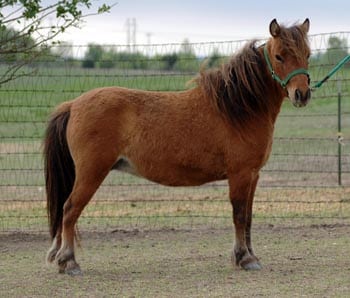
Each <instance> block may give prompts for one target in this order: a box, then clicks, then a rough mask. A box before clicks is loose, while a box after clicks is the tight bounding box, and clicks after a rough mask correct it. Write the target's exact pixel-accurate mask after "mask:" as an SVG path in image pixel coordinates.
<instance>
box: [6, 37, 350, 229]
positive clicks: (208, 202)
mask: <svg viewBox="0 0 350 298" xmlns="http://www.w3.org/2000/svg"><path fill="white" fill-rule="evenodd" d="M349 34H350V33H349V32H338V33H330V34H321V35H314V36H311V46H312V54H313V55H312V58H311V61H310V73H311V75H312V80H313V81H317V80H319V79H321V78H322V77H323V76H324V75H325V74H326V73H327V71H329V69H330V68H331V67H332V66H334V59H335V58H334V57H333V56H335V57H338V56H339V55H341V53H343V52H344V51H345V52H347V51H348V47H345V48H344V47H341V48H331V49H330V48H329V44H330V41H331V40H332V39H333V41H334V40H335V41H348V40H349ZM258 42H261V43H263V42H264V41H258ZM245 43H246V41H229V42H210V43H196V44H190V43H186V44H167V45H141V46H135V47H133V48H132V49H131V48H130V47H128V46H117V45H108V46H101V48H102V49H103V55H104V56H103V55H101V57H100V59H99V60H96V61H93V62H94V65H91V64H90V65H87V62H86V61H87V60H89V59H90V58H91V57H90V58H89V56H88V53H89V48H88V47H86V46H77V47H75V46H74V47H72V46H70V47H67V46H62V47H58V48H56V49H54V52H53V54H52V55H50V56H48V57H43V58H42V59H41V60H40V61H38V62H37V63H33V64H32V65H30V66H28V67H26V68H25V69H23V71H24V72H27V73H30V74H31V75H29V76H25V77H22V78H19V79H17V80H15V81H11V82H9V83H6V84H4V85H2V86H1V87H0V142H1V147H0V232H1V231H2V232H8V231H18V230H23V231H46V230H47V228H46V226H47V224H46V222H47V220H46V214H45V192H44V176H43V158H42V153H41V151H42V139H43V134H44V130H45V127H46V123H47V118H48V115H49V114H50V112H51V111H52V110H53V108H54V107H55V106H56V105H57V104H59V103H60V102H63V101H66V100H69V99H72V98H75V97H77V96H78V95H80V94H81V93H82V92H85V91H87V90H90V89H92V88H95V87H101V86H112V85H117V86H125V87H129V88H140V89H146V90H158V91H164V90H172V91H177V90H184V89H186V88H188V86H186V82H188V81H189V80H190V79H191V78H192V77H193V76H195V75H196V73H197V72H198V70H199V68H200V65H201V64H203V62H204V61H206V62H205V63H206V64H207V65H208V64H210V65H209V66H215V65H217V64H219V63H221V62H222V61H224V60H225V58H226V57H228V56H230V55H231V54H232V53H234V52H236V51H237V50H238V49H239V48H241V47H242V46H243V45H244V44H245ZM337 55H338V56H337ZM90 62H91V61H90ZM84 63H85V64H84ZM6 67H7V64H6V63H2V64H0V75H1V74H3V73H5V71H6ZM349 80H350V68H349V66H346V67H344V68H343V69H341V70H340V71H339V72H338V73H337V75H336V76H335V77H334V78H332V79H331V80H330V81H329V82H327V83H326V84H324V85H323V86H322V88H321V89H319V90H317V91H316V92H314V93H313V98H312V102H311V103H310V104H309V106H308V107H307V108H305V109H294V108H292V107H291V106H290V104H288V103H286V104H285V105H284V107H283V108H282V112H281V115H280V116H279V118H278V121H277V123H276V131H275V140H274V145H273V151H272V155H271V157H270V160H269V162H268V164H267V165H266V166H265V167H264V169H263V171H262V174H261V179H260V182H259V186H258V190H257V194H256V200H255V207H254V214H255V217H256V219H257V220H259V219H261V220H265V221H274V220H278V219H279V220H283V221H284V222H288V221H289V220H293V219H297V220H298V221H300V219H302V221H301V223H304V222H305V220H309V221H312V222H318V221H320V222H321V221H322V222H325V221H327V222H328V221H332V222H338V221H344V220H345V221H348V222H349V220H350V194H349V192H350V149H349V136H350V117H349V114H350V99H349V93H350V87H349ZM339 96H341V100H340V102H341V110H340V111H339V110H338V98H339ZM339 119H341V125H342V126H341V138H340V137H339V136H340V134H339V133H340V132H339V130H340V129H339V127H338V125H339ZM339 148H340V149H341V150H340V149H339ZM339 150H340V151H339ZM340 152H341V155H340ZM339 175H340V176H341V183H339V182H340V181H339V178H340V176H339ZM339 184H341V186H339ZM227 191H228V189H227V183H226V182H216V183H210V184H207V185H204V186H201V187H189V188H183V187H180V188H170V187H163V186H159V185H156V184H154V183H151V182H148V181H146V180H142V179H139V178H135V177H132V176H129V175H127V174H122V173H116V172H113V173H110V175H109V176H108V177H107V179H106V180H105V182H104V183H103V185H102V187H101V188H100V189H99V191H98V192H97V194H96V195H95V198H94V199H93V201H92V203H90V205H89V206H88V207H87V209H86V210H85V211H84V213H83V217H82V219H81V220H80V222H81V225H82V226H83V227H85V228H87V229H94V230H95V229H97V230H98V229H105V228H109V229H118V228H122V229H124V228H133V227H143V228H152V227H157V228H163V227H193V226H197V225H216V224H219V225H222V224H230V223H231V221H232V220H231V207H230V204H229V202H228V194H227Z"/></svg>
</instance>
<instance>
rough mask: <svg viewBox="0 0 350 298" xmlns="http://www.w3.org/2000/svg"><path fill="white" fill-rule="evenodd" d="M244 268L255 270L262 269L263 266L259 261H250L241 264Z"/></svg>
mask: <svg viewBox="0 0 350 298" xmlns="http://www.w3.org/2000/svg"><path fill="white" fill-rule="evenodd" d="M241 266H242V268H243V269H244V270H247V271H248V270H249V271H253V270H261V269H262V266H261V264H260V263H259V262H250V263H247V264H243V265H241Z"/></svg>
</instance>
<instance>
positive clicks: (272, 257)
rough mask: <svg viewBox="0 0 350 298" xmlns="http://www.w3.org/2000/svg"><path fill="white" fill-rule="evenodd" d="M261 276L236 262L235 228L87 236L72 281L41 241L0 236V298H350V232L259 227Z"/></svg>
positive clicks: (29, 236) (256, 230)
mask: <svg viewBox="0 0 350 298" xmlns="http://www.w3.org/2000/svg"><path fill="white" fill-rule="evenodd" d="M253 237H254V238H253V243H254V244H255V250H256V254H257V255H258V256H259V257H260V260H261V263H262V265H263V269H262V270H261V271H258V272H246V271H244V270H241V269H238V268H235V267H233V266H232V265H231V263H230V253H231V247H232V239H233V236H232V231H231V230H230V229H222V230H218V229H196V230H161V231H148V232H144V231H138V230H134V231H114V232H111V233H89V232H83V233H82V247H83V248H82V249H77V252H76V254H77V260H78V262H79V263H80V265H81V267H82V269H83V272H84V275H83V276H81V277H74V278H72V277H70V276H66V275H62V274H58V273H57V268H56V267H55V266H48V265H46V264H45V254H46V250H47V249H48V247H49V245H50V243H49V239H48V236H47V235H43V234H21V233H18V234H8V235H6V234H0V297H349V293H350V258H349V255H350V225H348V224H342V225H324V226H306V227H298V228H291V227H282V226H272V225H262V226H254V229H253Z"/></svg>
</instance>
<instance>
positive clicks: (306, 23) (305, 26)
mask: <svg viewBox="0 0 350 298" xmlns="http://www.w3.org/2000/svg"><path fill="white" fill-rule="evenodd" d="M300 28H301V30H303V31H304V32H305V33H308V32H309V29H310V20H309V19H308V18H306V19H305V21H304V23H302V24H301V25H300Z"/></svg>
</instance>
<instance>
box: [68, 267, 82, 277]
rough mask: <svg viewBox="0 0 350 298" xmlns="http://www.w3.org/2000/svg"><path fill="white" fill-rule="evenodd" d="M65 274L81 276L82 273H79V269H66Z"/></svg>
mask: <svg viewBox="0 0 350 298" xmlns="http://www.w3.org/2000/svg"><path fill="white" fill-rule="evenodd" d="M65 273H66V274H68V275H69V276H82V275H83V272H82V271H81V269H80V268H79V267H78V268H74V269H67V268H66V270H65Z"/></svg>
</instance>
